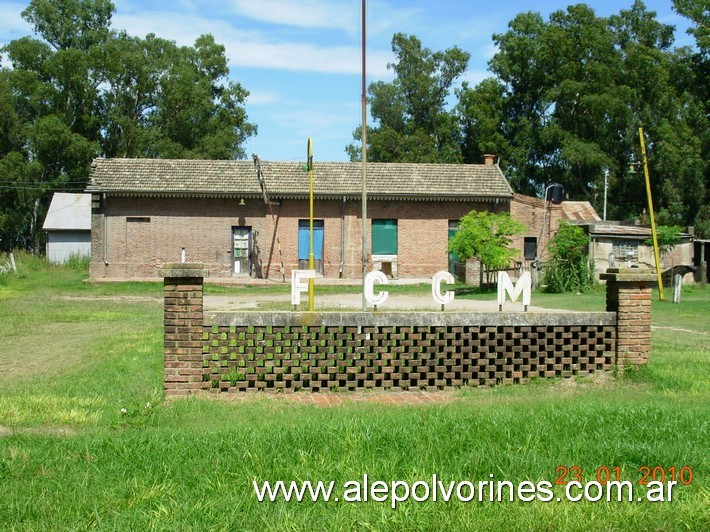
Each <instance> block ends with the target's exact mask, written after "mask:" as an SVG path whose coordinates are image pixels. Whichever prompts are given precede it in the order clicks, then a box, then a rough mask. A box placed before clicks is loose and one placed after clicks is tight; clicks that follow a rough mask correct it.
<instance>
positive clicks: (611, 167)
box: [347, 0, 710, 225]
mask: <svg viewBox="0 0 710 532" xmlns="http://www.w3.org/2000/svg"><path fill="white" fill-rule="evenodd" d="M674 7H675V9H676V11H677V12H679V13H680V14H682V15H683V16H686V17H688V18H689V19H690V20H691V21H692V22H693V24H694V26H693V27H692V28H691V30H690V32H691V33H692V34H693V35H694V36H695V38H696V41H697V50H695V49H690V48H674V47H673V44H674V28H673V27H672V26H669V25H667V24H663V23H661V22H659V21H658V20H657V18H656V14H655V12H653V11H649V10H647V8H646V6H645V5H644V4H643V2H641V1H639V0H636V1H634V2H633V3H632V4H631V6H630V7H629V8H628V9H622V10H620V11H619V13H618V14H615V15H613V16H610V17H599V16H597V15H596V13H595V12H594V10H593V9H592V8H591V7H590V6H588V5H586V4H576V5H570V6H569V7H567V9H565V10H558V11H555V12H553V13H551V14H550V15H549V17H548V19H545V18H544V17H543V16H542V15H541V14H540V13H537V12H524V13H520V14H519V15H517V16H516V17H515V18H514V19H513V20H511V21H510V23H509V24H508V29H507V31H505V32H503V33H499V34H495V35H493V43H494V44H495V46H496V50H497V52H496V53H495V55H494V56H493V58H492V59H491V61H490V62H489V69H490V72H491V74H492V75H491V76H490V77H489V78H487V79H485V80H483V81H482V82H481V83H479V84H478V85H476V86H475V87H472V86H470V84H468V83H466V82H463V83H461V85H460V87H458V88H455V89H452V88H453V87H454V82H455V81H457V80H459V79H460V78H461V76H462V75H463V74H464V71H465V69H466V63H467V60H468V53H467V52H464V51H462V50H461V49H459V48H458V47H456V46H454V47H452V48H450V49H448V50H447V51H445V52H432V51H431V50H428V49H427V48H425V47H423V46H422V45H421V43H420V41H419V40H418V39H416V37H413V36H404V35H401V34H398V35H395V38H394V39H393V50H394V51H395V55H396V58H397V61H396V63H394V64H392V65H390V68H392V69H393V70H394V73H395V79H394V81H393V82H391V83H384V82H375V83H372V84H371V85H370V89H369V97H370V102H371V112H372V119H373V122H374V126H373V127H372V128H370V129H369V130H368V137H367V138H368V158H369V159H370V160H372V161H402V162H411V161H429V162H465V163H480V162H481V161H482V160H483V154H485V153H495V154H496V155H498V156H499V157H500V160H501V163H500V164H501V167H502V169H503V171H504V172H505V173H506V174H507V175H508V176H509V179H510V181H511V185H512V186H513V188H514V189H515V190H516V191H517V192H521V193H524V194H531V195H540V194H541V193H542V191H543V190H544V189H545V187H546V186H547V185H548V184H549V183H552V182H558V183H561V184H563V185H564V187H565V190H566V193H567V195H568V197H569V198H570V199H574V200H588V201H591V202H592V203H593V204H594V205H595V207H597V209H598V210H601V207H602V205H601V204H602V201H603V197H604V183H605V178H604V176H605V174H606V172H607V171H608V173H609V180H608V187H609V190H608V198H609V205H608V212H609V215H610V218H612V219H632V218H635V217H639V216H640V215H641V212H642V210H643V208H644V207H645V206H646V193H645V187H644V183H643V180H642V179H641V178H640V177H639V174H636V175H633V174H631V173H630V172H629V167H630V165H632V164H635V163H637V162H638V161H639V160H640V157H641V156H640V148H639V138H638V128H639V127H643V128H644V131H645V134H646V144H647V147H648V163H649V168H650V173H651V177H652V182H653V191H652V192H653V197H654V203H656V204H657V205H658V207H657V209H656V210H657V212H658V218H659V222H660V223H663V224H666V225H677V224H692V223H693V222H694V220H695V219H696V217H697V216H698V213H699V212H701V211H702V210H701V207H703V206H704V205H707V203H708V195H709V194H710V177H709V176H710V171H709V170H710V169H709V167H708V162H707V161H708V148H709V147H710V142H709V141H710V137H709V134H710V123H709V121H708V118H709V116H710V114H709V111H710V109H708V105H709V102H710V91H709V90H708V83H709V82H708V80H709V79H710V76H709V75H708V74H710V68H709V67H708V65H709V63H708V47H707V44H708V38H707V28H708V21H709V19H710V17H709V15H708V7H707V2H703V1H702V0H674ZM437 61H439V62H438V63H437ZM435 65H438V66H435ZM444 65H445V66H444ZM451 90H453V91H454V99H453V101H452V100H451V99H447V98H448V96H449V91H451ZM432 95H436V96H443V97H433V96H432ZM447 102H448V105H447ZM360 137H361V135H360V131H359V129H358V130H356V131H355V133H354V138H355V139H356V141H357V140H358V139H360ZM347 151H348V153H350V156H351V159H353V160H356V159H357V158H358V157H359V154H360V151H359V148H357V147H356V146H355V145H352V144H351V145H350V146H348V147H347ZM702 212H704V211H702ZM703 216H705V215H703ZM703 219H704V218H703ZM698 221H701V219H698Z"/></svg>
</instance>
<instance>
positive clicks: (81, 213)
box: [42, 192, 91, 231]
mask: <svg viewBox="0 0 710 532" xmlns="http://www.w3.org/2000/svg"><path fill="white" fill-rule="evenodd" d="M42 228H43V229H45V230H56V229H64V230H67V231H70V230H71V231H77V230H91V194H68V193H64V192H55V193H54V196H52V202H51V203H50V204H49V210H48V211H47V216H46V217H45V219H44V225H43V226H42Z"/></svg>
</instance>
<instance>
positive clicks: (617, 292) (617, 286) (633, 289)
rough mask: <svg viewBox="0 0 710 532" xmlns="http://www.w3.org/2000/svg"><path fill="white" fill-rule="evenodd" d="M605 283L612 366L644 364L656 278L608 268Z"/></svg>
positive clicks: (643, 271) (646, 271)
mask: <svg viewBox="0 0 710 532" xmlns="http://www.w3.org/2000/svg"><path fill="white" fill-rule="evenodd" d="M601 278H602V279H603V280H606V310H607V311H608V312H616V364H617V367H618V368H620V369H621V370H623V369H624V368H625V367H626V366H627V365H628V366H632V367H633V366H638V365H640V364H646V363H647V362H648V359H649V357H650V356H651V289H652V288H653V287H654V286H655V285H656V282H657V277H656V274H655V272H654V271H653V270H650V269H642V268H609V269H608V270H607V271H606V273H603V274H602V275H601Z"/></svg>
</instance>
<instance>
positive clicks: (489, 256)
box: [449, 211, 525, 279]
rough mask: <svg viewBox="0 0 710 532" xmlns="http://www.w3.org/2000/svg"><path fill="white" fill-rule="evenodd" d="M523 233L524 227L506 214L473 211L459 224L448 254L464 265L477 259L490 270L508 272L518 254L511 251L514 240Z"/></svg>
mask: <svg viewBox="0 0 710 532" xmlns="http://www.w3.org/2000/svg"><path fill="white" fill-rule="evenodd" d="M524 230H525V225H523V223H522V222H520V221H519V220H517V219H515V218H513V217H511V216H510V214H508V213H506V212H501V213H492V212H488V211H480V212H479V211H471V212H469V213H468V214H466V215H464V216H463V217H462V218H461V220H460V221H459V229H458V231H456V233H455V234H454V235H453V236H452V237H451V239H450V240H449V252H450V253H456V254H457V255H458V256H459V259H460V260H462V261H467V260H469V259H476V260H478V261H479V262H480V263H481V264H482V265H483V266H484V267H485V268H486V269H488V270H497V269H501V268H506V267H508V266H509V264H510V262H511V261H512V260H513V259H514V258H515V257H516V256H517V255H518V254H519V251H518V250H517V249H513V248H511V247H510V245H511V242H512V238H511V237H513V236H515V235H518V234H520V233H522V232H523V231H524ZM482 278H483V268H481V279H482Z"/></svg>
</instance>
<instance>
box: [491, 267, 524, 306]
mask: <svg viewBox="0 0 710 532" xmlns="http://www.w3.org/2000/svg"><path fill="white" fill-rule="evenodd" d="M531 292H532V278H531V277H530V272H523V273H522V275H521V276H520V278H519V279H518V282H517V283H515V286H513V282H512V281H511V280H510V277H509V276H508V273H507V272H498V310H500V311H502V310H503V303H505V294H506V293H507V294H508V295H509V296H510V299H511V301H512V302H513V303H515V301H516V300H517V299H518V297H519V296H520V294H522V295H523V305H524V306H525V310H528V305H529V304H530V294H531Z"/></svg>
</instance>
